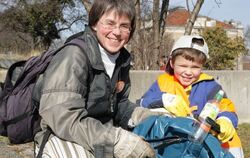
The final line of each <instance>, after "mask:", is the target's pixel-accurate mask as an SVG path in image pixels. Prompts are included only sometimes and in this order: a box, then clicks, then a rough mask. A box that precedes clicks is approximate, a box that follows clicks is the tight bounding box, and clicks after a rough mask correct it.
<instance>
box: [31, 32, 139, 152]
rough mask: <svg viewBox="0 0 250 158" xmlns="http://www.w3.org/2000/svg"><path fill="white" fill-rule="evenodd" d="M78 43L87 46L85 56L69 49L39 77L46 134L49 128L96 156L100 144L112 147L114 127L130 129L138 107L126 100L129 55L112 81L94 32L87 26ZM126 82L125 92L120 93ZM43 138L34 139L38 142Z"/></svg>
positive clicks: (122, 59)
mask: <svg viewBox="0 0 250 158" xmlns="http://www.w3.org/2000/svg"><path fill="white" fill-rule="evenodd" d="M79 38H81V39H82V40H83V41H84V43H85V46H86V47H85V50H84V52H83V51H82V50H81V49H80V48H78V47H77V46H67V47H65V48H64V49H62V50H61V51H60V52H59V53H57V54H56V56H55V57H54V58H53V59H52V61H51V63H50V64H49V66H48V68H47V70H46V71H45V73H44V74H43V76H41V77H40V79H39V80H40V82H39V83H40V86H37V87H41V92H42V95H41V99H40V109H39V112H40V115H41V116H42V128H43V129H46V127H47V125H48V126H49V127H50V128H51V129H52V131H53V132H54V134H55V135H56V136H58V137H59V138H62V139H65V140H67V141H72V142H75V143H77V144H80V145H81V146H83V147H84V148H85V149H87V150H89V151H91V152H93V146H94V145H96V144H111V145H112V146H113V145H114V139H115V132H114V131H115V128H116V127H115V126H121V127H123V128H127V123H128V120H129V118H130V117H131V113H132V112H133V110H134V108H135V106H136V105H135V104H133V103H131V102H130V101H129V100H128V95H129V90H130V79H129V68H130V54H129V53H128V52H127V50H126V49H125V48H122V49H121V50H120V55H119V57H118V58H117V60H116V66H115V70H114V73H113V77H112V78H111V79H110V77H109V76H108V74H107V73H106V70H105V68H104V65H103V62H102V59H101V53H100V50H99V46H98V41H97V38H96V36H95V35H94V33H93V32H92V30H91V29H90V28H88V27H86V29H85V31H84V32H83V33H82V35H80V37H79ZM118 81H120V82H119V83H118ZM123 83H124V88H123V89H121V88H120V89H119V88H118V89H119V90H117V85H118V84H120V87H123V86H121V85H123ZM38 89H39V88H38ZM42 133H43V132H40V133H38V134H37V136H36V139H37V140H38V142H39V140H41V137H42V135H43V134H42Z"/></svg>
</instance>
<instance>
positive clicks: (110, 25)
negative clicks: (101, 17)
mask: <svg viewBox="0 0 250 158" xmlns="http://www.w3.org/2000/svg"><path fill="white" fill-rule="evenodd" d="M99 23H100V24H102V25H103V27H104V28H105V29H107V30H110V31H113V30H115V29H117V28H119V30H120V31H121V32H123V33H130V32H131V30H132V28H131V26H126V25H127V24H121V25H120V26H116V23H115V22H113V21H104V22H102V21H99Z"/></svg>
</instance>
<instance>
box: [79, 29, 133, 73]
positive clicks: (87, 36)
mask: <svg viewBox="0 0 250 158" xmlns="http://www.w3.org/2000/svg"><path fill="white" fill-rule="evenodd" d="M80 38H82V39H83V40H84V41H85V42H86V45H87V47H86V48H87V50H86V54H87V56H88V58H89V61H90V63H91V65H92V67H93V68H94V69H98V70H104V69H105V68H104V65H103V62H102V58H101V52H100V49H99V46H98V40H97V38H96V35H95V33H94V31H93V30H92V29H91V28H90V27H89V26H85V31H84V33H83V36H81V37H80ZM130 60H131V58H130V54H129V53H128V51H127V50H126V49H125V48H122V49H121V50H120V55H119V57H118V58H117V60H116V65H117V66H122V67H123V66H128V65H129V64H130Z"/></svg>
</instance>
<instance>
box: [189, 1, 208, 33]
mask: <svg viewBox="0 0 250 158" xmlns="http://www.w3.org/2000/svg"><path fill="white" fill-rule="evenodd" d="M186 2H187V1H186ZM203 3H204V0H197V1H196V4H195V6H194V9H193V11H192V14H191V17H190V19H189V20H188V22H187V26H186V28H185V35H190V34H191V32H192V29H193V26H194V22H195V20H196V18H197V16H198V14H199V12H200V9H201V6H202V4H203ZM187 4H188V2H187Z"/></svg>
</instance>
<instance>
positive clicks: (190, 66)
mask: <svg viewBox="0 0 250 158" xmlns="http://www.w3.org/2000/svg"><path fill="white" fill-rule="evenodd" d="M171 67H172V68H173V69H174V76H175V78H176V79H177V80H178V81H179V82H180V84H181V85H182V86H183V87H188V86H190V85H191V84H192V83H194V82H195V81H196V80H198V79H199V76H200V74H201V68H202V64H201V63H198V62H196V61H191V60H187V59H185V58H184V57H183V56H177V57H176V59H175V61H174V62H173V61H171Z"/></svg>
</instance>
